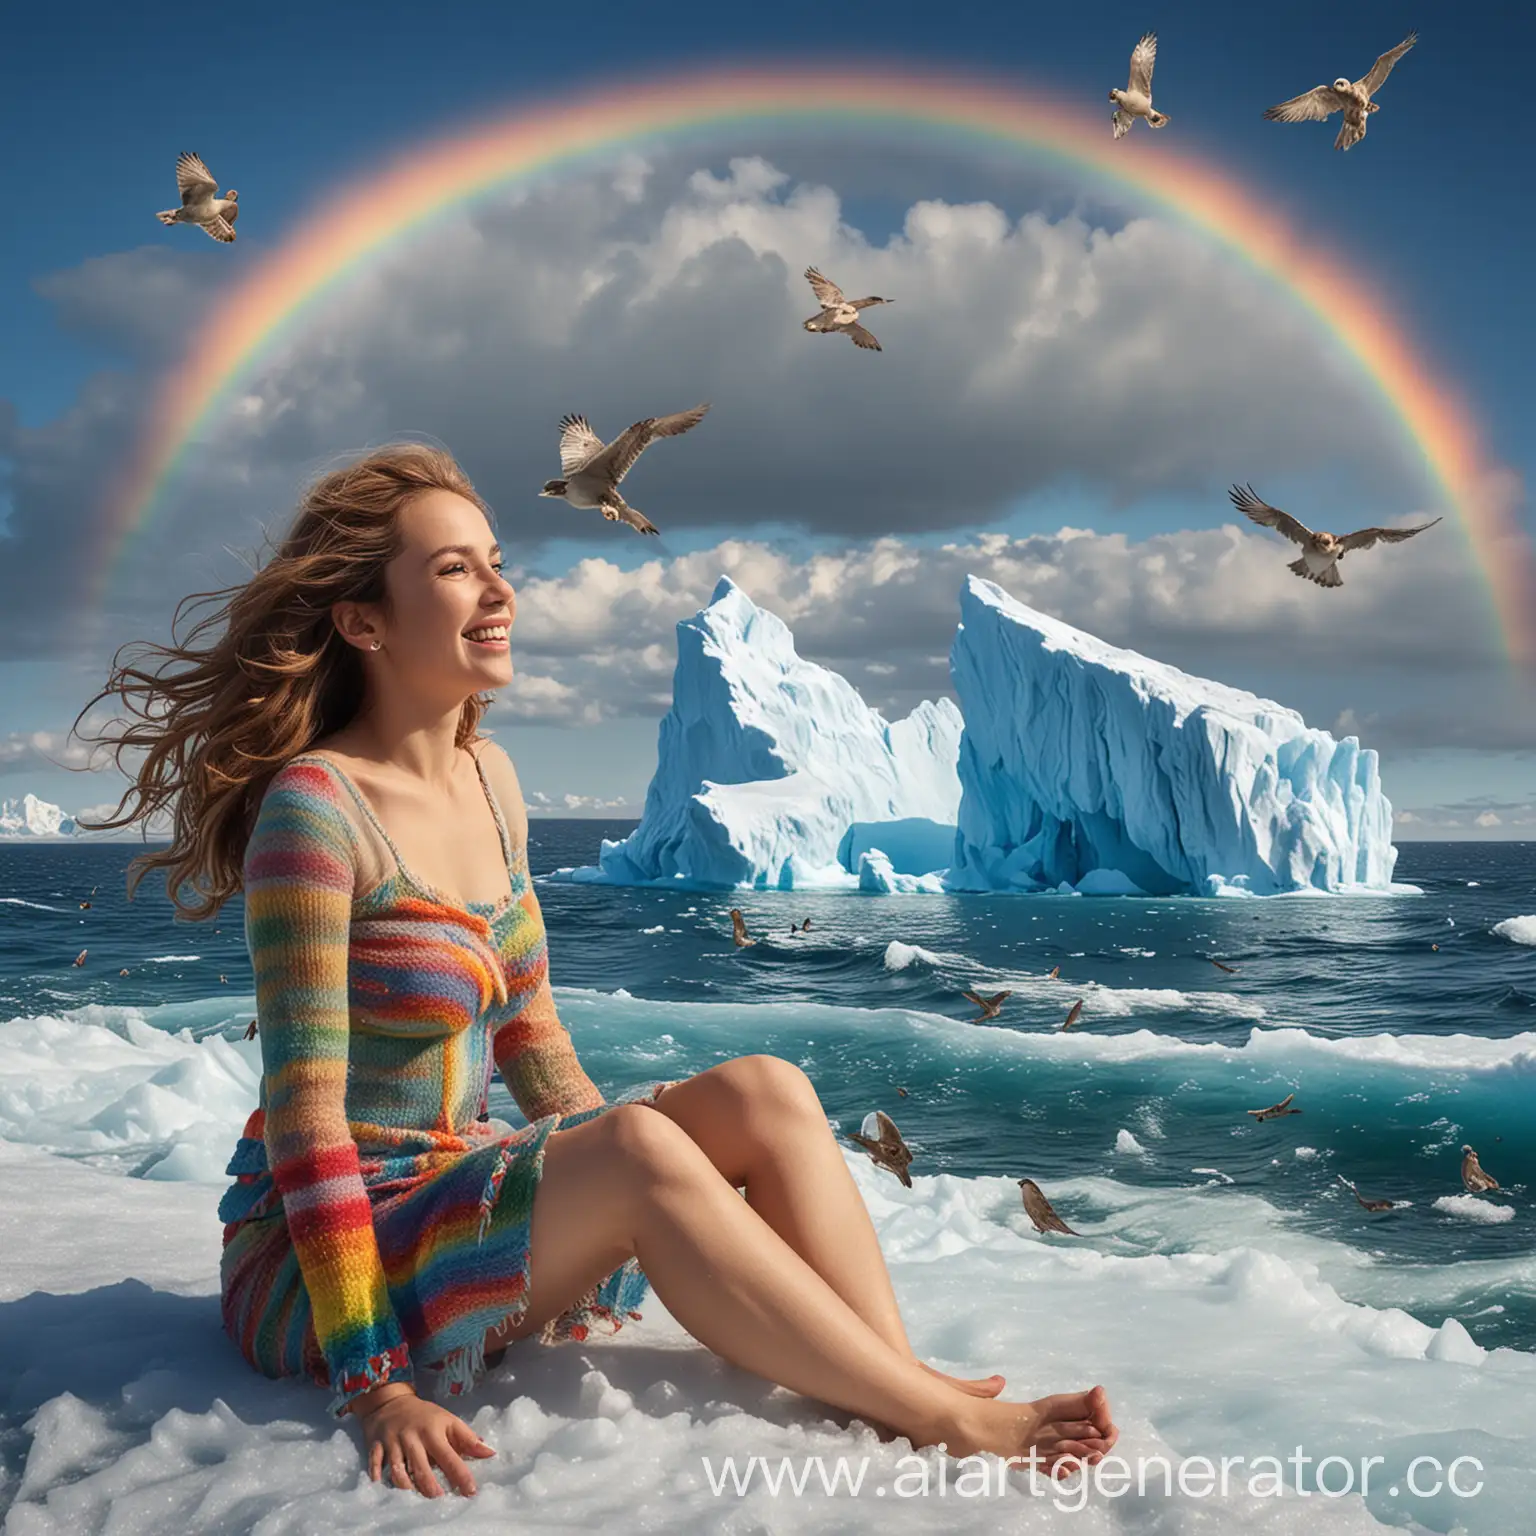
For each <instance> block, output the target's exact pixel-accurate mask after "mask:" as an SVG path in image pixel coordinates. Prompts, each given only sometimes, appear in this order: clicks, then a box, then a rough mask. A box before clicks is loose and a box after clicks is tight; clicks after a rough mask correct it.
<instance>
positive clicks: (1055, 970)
mask: <svg viewBox="0 0 1536 1536" xmlns="http://www.w3.org/2000/svg"><path fill="white" fill-rule="evenodd" d="M1045 979H1046V980H1047V981H1060V980H1061V967H1060V966H1059V965H1053V966H1052V967H1051V968H1050V970H1048V971H1047V972H1046V973H1045Z"/></svg>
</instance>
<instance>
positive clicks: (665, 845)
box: [567, 577, 961, 890]
mask: <svg viewBox="0 0 1536 1536" xmlns="http://www.w3.org/2000/svg"><path fill="white" fill-rule="evenodd" d="M960 731H961V720H960V714H959V711H958V710H957V709H956V708H955V706H954V705H953V704H952V703H951V702H950V701H949V700H948V699H941V700H940V701H939V702H938V703H936V704H935V703H927V702H925V703H922V704H920V705H919V706H918V707H917V708H916V709H915V710H913V711H912V713H911V714H910V715H908V716H907V717H906V718H905V719H902V720H897V721H895V722H891V723H888V722H887V721H886V720H885V719H884V718H883V717H882V716H881V715H880V714H879V713H878V712H877V711H875V710H873V709H871V708H870V707H869V706H868V705H867V704H865V703H864V701H863V700H862V699H861V698H860V697H859V695H858V692H857V691H856V690H855V689H854V687H853V685H852V684H851V683H849V682H848V681H847V680H846V679H845V678H843V677H840V676H839V675H838V674H837V673H835V672H830V671H828V670H827V669H826V668H825V667H820V666H817V665H816V664H815V663H814V662H810V661H806V660H805V659H804V658H802V657H801V656H798V655H797V654H796V652H795V642H794V636H793V635H791V633H790V632H789V629H788V628H787V627H786V625H785V624H784V622H783V621H782V620H781V619H779V618H778V617H777V616H776V615H774V614H772V613H769V612H767V611H766V610H765V609H762V608H759V607H758V606H757V605H756V604H755V603H754V602H753V601H752V600H751V599H750V598H749V597H748V596H747V595H746V593H745V592H743V591H742V590H741V589H740V588H739V587H737V586H736V585H735V584H734V583H733V582H732V581H730V580H729V578H726V577H722V578H721V580H720V583H719V585H718V586H717V587H716V588H715V592H714V596H713V597H712V598H711V600H710V603H709V606H708V607H707V608H703V609H700V611H699V612H698V613H697V614H696V615H695V616H694V617H693V618H691V619H684V620H682V621H681V622H680V623H679V624H678V626H677V669H676V671H675V673H674V675H673V680H672V708H671V709H670V710H669V711H668V712H667V714H666V716H665V717H664V718H663V720H662V722H661V731H660V735H659V738H658V744H657V764H656V773H655V775H654V777H653V778H652V779H651V784H650V788H649V790H648V791H647V792H646V797H645V809H644V812H643V814H642V817H641V821H640V825H639V827H637V828H636V829H635V831H634V832H633V833H632V834H631V835H630V836H629V837H627V838H625V839H623V840H622V841H621V842H617V843H614V842H607V841H605V842H604V844H603V847H602V851H601V854H600V856H599V864H598V867H597V868H595V869H594V868H588V869H584V870H578V871H570V872H567V878H572V879H584V880H594V881H605V882H611V883H615V884H621V885H639V884H648V883H650V882H653V881H669V882H670V881H673V880H682V881H685V882H687V883H688V884H690V885H699V886H737V885H747V886H759V887H776V888H779V889H783V890H789V889H797V888H800V887H803V886H843V887H846V888H849V889H852V888H854V887H855V886H857V884H858V880H859V854H860V853H861V852H862V851H864V850H865V849H868V848H870V847H878V848H880V849H881V850H882V851H883V852H884V853H885V855H886V856H887V858H888V859H889V860H890V862H891V865H892V868H893V869H894V870H895V871H896V872H897V873H901V874H911V875H922V874H926V873H928V872H929V871H930V870H934V869H943V868H944V867H946V866H947V865H948V863H949V860H950V857H951V855H952V853H953V849H954V827H955V812H956V810H957V808H958V806H959V803H960V780H959V777H958V775H957V774H956V771H955V762H956V759H957V758H958V756H959V751H960ZM934 860H936V862H934Z"/></svg>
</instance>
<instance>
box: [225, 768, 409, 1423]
mask: <svg viewBox="0 0 1536 1536" xmlns="http://www.w3.org/2000/svg"><path fill="white" fill-rule="evenodd" d="M340 793H341V789H340V786H339V785H338V784H337V782H336V781H335V779H333V778H332V777H331V775H330V774H328V773H327V772H326V771H325V769H324V768H322V767H320V766H318V765H313V764H306V763H296V764H291V765H290V766H289V767H287V768H284V769H283V770H282V771H281V772H280V773H279V774H278V775H277V777H276V778H274V779H273V781H272V784H271V786H270V787H269V788H268V790H267V793H266V796H265V798H264V799H263V801H262V804H261V810H260V813H259V814H258V816H257V820H256V826H255V828H254V829H253V831H252V833H251V838H250V842H249V843H248V844H247V846H246V854H245V931H246V942H247V944H248V946H249V948H250V953H251V967H252V970H253V971H254V972H255V979H256V1016H257V1019H258V1021H259V1032H258V1036H257V1038H258V1039H259V1040H260V1041H261V1062H262V1072H263V1075H264V1078H265V1083H266V1100H267V1109H266V1124H265V1128H264V1133H263V1134H264V1139H265V1142H266V1148H267V1165H268V1167H269V1168H270V1169H271V1172H272V1177H273V1180H274V1182H275V1183H276V1185H277V1188H278V1190H279V1191H280V1192H281V1194H282V1197H283V1210H284V1213H285V1214H286V1216H287V1219H288V1230H289V1234H290V1236H291V1237H292V1239H293V1247H294V1252H295V1254H296V1255H297V1257H298V1261H299V1270H300V1273H301V1274H302V1275H303V1277H304V1287H305V1289H306V1291H308V1293H309V1299H310V1305H311V1308H312V1310H313V1315H314V1325H315V1336H316V1339H317V1341H318V1342H319V1345H320V1348H321V1351H322V1352H323V1353H324V1355H325V1360H326V1364H327V1366H328V1367H329V1369H330V1377H331V1385H332V1387H333V1388H334V1389H335V1394H336V1395H335V1397H334V1398H333V1399H332V1401H331V1409H332V1412H334V1413H336V1414H338V1415H341V1414H344V1413H346V1412H347V1409H348V1407H349V1406H350V1403H351V1400H352V1399H353V1398H355V1397H357V1396H358V1395H359V1394H361V1393H363V1392H366V1391H368V1390H369V1389H370V1388H373V1387H377V1386H379V1385H380V1384H382V1383H383V1382H386V1381H392V1382H408V1381H409V1380H410V1379H411V1375H412V1368H411V1363H410V1358H409V1354H408V1352H407V1349H406V1344H405V1338H404V1335H403V1333H402V1331H401V1328H400V1322H399V1319H398V1318H397V1317H396V1316H395V1311H394V1308H393V1306H392V1304H391V1302H390V1298H389V1290H388V1287H387V1286H386V1284H385V1280H384V1267H383V1264H382V1263H381V1261H380V1258H379V1247H378V1239H377V1237H376V1235H375V1233H374V1229H373V1210H372V1206H371V1205H370V1203H369V1199H368V1191H367V1190H366V1188H365V1187H364V1185H363V1179H362V1174H361V1171H360V1168H359V1163H358V1154H357V1143H356V1142H355V1141H354V1140H353V1138H352V1132H351V1129H350V1127H349V1126H348V1123H347V1110H346V1090H347V1048H348V1041H349V1037H350V1033H351V1017H350V1010H349V1005H348V992H347V948H348V939H349V934H350V928H351V921H352V894H353V857H354V850H353V842H352V830H351V824H350V822H349V821H348V820H347V818H346V816H345V815H344V814H343V812H342V810H341V806H340V803H339V800H338V796H339V794H340Z"/></svg>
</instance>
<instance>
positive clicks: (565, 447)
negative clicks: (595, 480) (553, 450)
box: [560, 416, 603, 475]
mask: <svg viewBox="0 0 1536 1536" xmlns="http://www.w3.org/2000/svg"><path fill="white" fill-rule="evenodd" d="M602 451H603V440H602V438H600V437H599V436H598V435H597V433H596V432H594V431H593V430H592V427H591V424H590V423H589V422H588V421H587V418H586V417H585V416H562V417H561V418H560V469H561V471H562V472H563V473H564V474H567V475H573V474H575V473H576V471H577V470H578V469H580V468H581V467H582V466H583V465H584V464H590V463H591V462H592V460H593V459H594V458H596V457H597V455H598V454H600V453H601V452H602Z"/></svg>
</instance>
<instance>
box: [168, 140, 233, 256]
mask: <svg viewBox="0 0 1536 1536" xmlns="http://www.w3.org/2000/svg"><path fill="white" fill-rule="evenodd" d="M176 190H177V191H178V192H180V193H181V207H180V208H167V209H165V210H164V211H163V212H160V213H157V214H156V215H155V217H156V218H157V219H159V220H160V222H161V223H162V224H196V225H197V226H198V227H199V228H200V229H202V230H203V231H204V232H206V233H207V234H209V235H211V236H212V237H213V238H214V239H215V240H219V241H222V242H223V243H224V244H225V245H228V244H229V243H230V242H231V241H232V240H233V239H234V238H235V220H236V219H238V218H239V217H240V194H239V193H238V192H236V191H235V189H234V188H233V187H231V188H230V189H229V191H228V192H226V193H225V194H224V196H223V197H220V196H219V184H218V182H216V181H215V180H214V179H213V173H212V172H211V171H210V170H209V169H208V167H207V166H206V165H204V164H203V162H202V160H201V159H200V158H199V157H198V156H197V155H193V154H189V153H188V152H187V151H186V150H182V152H181V153H180V154H179V155H178V156H177V157H176Z"/></svg>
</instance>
